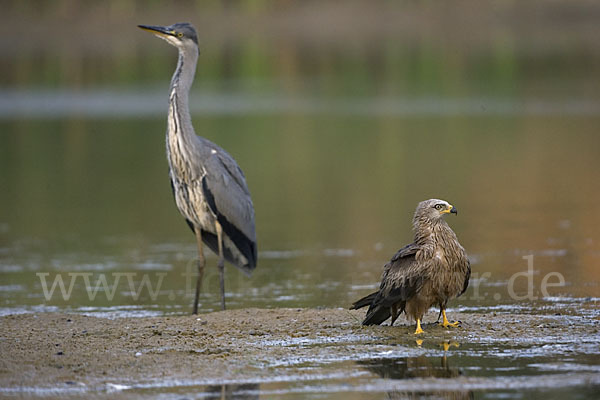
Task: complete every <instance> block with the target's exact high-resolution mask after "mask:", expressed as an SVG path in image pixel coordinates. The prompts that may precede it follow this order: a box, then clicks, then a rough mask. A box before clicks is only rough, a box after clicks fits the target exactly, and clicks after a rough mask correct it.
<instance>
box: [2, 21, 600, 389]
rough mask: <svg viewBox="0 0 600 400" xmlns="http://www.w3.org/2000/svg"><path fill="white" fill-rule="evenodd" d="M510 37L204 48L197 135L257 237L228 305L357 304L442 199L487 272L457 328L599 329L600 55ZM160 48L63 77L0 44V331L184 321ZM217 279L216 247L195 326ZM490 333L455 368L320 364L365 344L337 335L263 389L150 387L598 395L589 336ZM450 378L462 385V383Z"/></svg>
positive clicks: (456, 305)
mask: <svg viewBox="0 0 600 400" xmlns="http://www.w3.org/2000/svg"><path fill="white" fill-rule="evenodd" d="M138 22H139V21H138ZM138 22H136V23H138ZM132 26H134V24H133V22H132ZM503 35H504V36H503ZM503 35H500V36H501V38H500V39H501V40H500V39H499V40H498V41H493V40H492V42H493V43H496V44H497V46H495V47H486V46H475V47H474V48H473V49H472V52H466V51H465V50H464V49H465V48H469V47H468V46H461V44H460V43H458V44H448V45H444V44H443V43H439V42H438V41H437V40H432V39H431V38H429V39H423V42H418V43H406V42H401V43H399V44H396V38H395V37H388V38H386V40H384V41H383V42H381V43H378V44H375V43H366V44H364V43H363V44H359V45H357V47H356V48H352V47H348V46H347V45H344V46H341V45H339V46H337V45H336V44H335V43H333V44H327V45H320V44H318V43H316V42H315V43H313V44H312V45H310V44H309V45H307V44H306V43H304V42H303V43H287V45H288V46H281V49H279V50H277V51H276V50H274V49H273V48H271V47H269V46H271V45H272V43H270V42H265V43H261V42H260V41H257V40H256V38H255V37H251V38H247V39H244V40H242V42H243V43H241V44H239V43H233V44H232V43H227V44H226V45H225V46H223V49H221V48H217V46H215V45H210V44H208V45H207V51H206V52H205V53H203V57H202V58H201V59H200V62H201V69H200V70H199V75H200V76H201V78H200V77H199V79H198V82H197V83H196V85H195V86H194V87H195V89H194V92H193V93H192V96H191V101H192V112H193V120H194V126H195V129H196V132H197V133H198V134H201V135H203V136H205V137H207V138H209V139H211V140H213V141H215V142H217V143H218V144H220V145H221V146H223V147H224V148H226V149H227V150H228V151H229V152H230V153H231V154H232V155H233V156H234V157H235V158H236V160H237V161H238V162H239V164H240V165H241V167H242V168H243V170H244V172H245V174H246V177H247V179H248V183H249V186H250V190H251V192H252V197H253V200H254V205H255V209H256V226H257V234H258V239H259V244H258V246H259V266H258V268H257V270H256V271H255V272H254V274H253V275H252V277H251V278H250V279H248V278H246V277H245V276H244V275H243V274H241V273H240V272H239V271H236V270H235V269H234V268H233V267H231V266H228V267H227V277H226V288H227V304H228V307H229V308H232V309H238V308H246V307H258V308H275V307H303V308H304V307H310V308H318V307H328V308H329V307H347V306H348V305H349V304H351V302H352V301H353V300H356V299H357V298H359V297H361V296H363V295H365V294H366V293H368V292H369V291H370V290H374V289H375V288H376V287H377V285H378V281H379V277H380V273H381V266H382V265H383V264H384V263H385V262H386V261H387V260H388V259H389V257H390V256H391V255H392V254H393V253H394V252H395V251H396V250H397V249H398V248H399V247H401V246H403V245H404V244H406V243H408V242H409V241H410V240H411V231H410V222H411V217H412V213H413V211H414V208H415V206H416V204H417V203H418V202H419V201H421V200H424V199H426V198H432V197H437V198H443V199H446V200H448V201H450V202H451V203H452V204H454V205H455V206H456V207H457V209H458V210H459V214H458V216H456V217H454V216H450V217H448V222H449V223H450V225H451V226H452V228H453V229H454V230H455V231H456V233H457V235H458V237H459V239H460V241H461V243H462V244H463V245H464V247H465V248H466V249H467V252H468V253H469V256H470V258H471V261H472V266H473V275H472V281H471V285H470V288H469V290H468V291H467V293H466V294H465V295H464V296H462V297H461V298H460V299H458V300H456V301H454V302H452V303H451V307H452V308H451V309H450V312H459V311H460V312H469V313H481V314H488V313H497V314H498V315H499V316H500V317H501V316H502V315H509V314H511V313H515V312H517V313H521V314H532V315H535V314H538V313H543V314H548V315H554V314H556V315H557V317H559V318H566V317H565V315H568V316H569V318H573V320H574V321H577V320H578V319H583V320H586V321H588V320H592V321H598V319H599V318H600V315H599V314H598V301H599V298H600V269H599V268H598V265H600V232H599V231H598V226H599V224H600V211H599V208H598V199H599V198H600V185H599V184H598V178H597V174H598V170H599V168H600V136H599V135H598V127H599V126H600V97H599V96H598V93H600V92H599V91H598V90H596V89H597V82H600V79H599V78H600V76H599V75H598V71H600V69H598V68H594V67H595V66H597V65H598V63H599V62H598V60H600V57H599V56H598V50H597V49H596V48H585V46H583V47H575V46H571V47H569V48H565V46H564V45H563V44H562V43H560V42H549V44H548V45H547V47H544V48H542V49H538V51H536V52H531V51H529V50H530V48H529V47H526V46H529V45H531V44H527V45H526V44H521V43H520V40H521V37H520V36H517V37H512V36H511V34H508V36H506V33H505V34H503ZM141 37H143V38H145V37H144V36H141ZM145 39H147V40H148V42H146V41H143V39H139V42H137V39H136V43H135V46H134V47H135V48H136V49H138V50H139V54H137V56H136V57H133V56H130V57H123V58H124V63H121V62H120V60H121V59H123V58H122V57H120V56H121V55H122V54H112V53H111V54H104V53H103V51H105V50H101V51H99V50H96V51H97V53H96V52H91V54H90V53H87V52H84V51H81V50H80V51H81V53H78V52H77V51H78V50H77V49H75V50H72V49H69V50H68V51H67V50H65V52H64V53H61V54H60V57H59V60H58V61H57V60H56V59H55V58H56V57H55V54H54V53H52V52H51V51H48V52H42V53H41V54H39V55H32V54H31V53H27V52H24V53H22V54H15V53H14V52H13V51H12V50H11V49H10V48H8V47H7V45H6V44H2V43H0V50H1V51H2V52H3V54H6V57H3V58H2V60H1V61H0V71H2V78H0V79H2V84H3V85H2V86H3V87H2V89H1V90H0V184H1V194H0V315H8V314H14V313H36V312H48V311H53V312H56V311H58V312H75V313H83V314H87V315H94V316H100V317H107V318H119V317H127V316H139V317H142V316H164V315H180V314H186V313H188V312H189V311H190V309H191V301H192V298H193V284H194V282H195V279H194V272H195V256H196V249H195V244H194V239H193V237H192V235H191V233H190V232H189V230H188V229H187V227H186V225H185V223H184V222H183V220H182V218H181V217H180V216H179V214H178V212H177V210H176V209H175V206H174V202H173V200H172V198H171V193H170V190H169V184H168V177H167V164H166V160H165V154H164V130H165V125H166V124H165V115H166V107H165V102H166V90H167V84H168V78H169V76H170V73H171V68H173V65H174V59H173V58H174V53H173V52H169V51H168V50H170V49H167V48H166V45H165V46H162V45H163V44H162V43H160V44H156V46H153V45H150V44H149V43H154V42H152V39H151V38H145ZM269 43H270V44H269ZM498 43H501V44H505V45H506V46H505V47H503V46H502V45H499V44H498ZM521 45H522V46H523V47H521ZM211 46H213V47H211ZM361 46H363V47H361ZM567 47H568V46H567ZM418 49H423V50H418ZM163 53H164V54H163ZM286 55H287V56H289V57H285V56H286ZM132 58H133V59H132ZM61 60H62V61H61ZM77 60H87V62H84V61H81V63H77V62H76V61H77ZM90 60H91V61H90ZM114 60H119V62H115V61H114ZM102 61H104V62H105V64H102ZM203 62H205V64H202V63H203ZM57 63H58V64H59V65H57ZM38 64H39V65H41V67H40V68H39V69H37V68H33V67H32V65H38ZM95 65H104V66H107V67H110V68H109V72H107V71H106V70H101V69H98V68H95ZM70 67H72V68H74V69H76V70H77V71H78V72H79V74H77V73H75V74H74V73H73V70H71V69H69V68H70ZM111 82H116V83H114V84H112V83H111ZM215 264H216V259H215V257H214V256H213V255H210V256H209V257H208V268H207V270H206V273H205V279H204V286H203V293H202V296H201V310H202V312H210V311H214V310H218V308H219V298H218V293H217V287H218V284H217V282H218V276H217V271H216V268H214V266H215ZM61 282H62V283H63V286H61V285H60V283H61ZM359 322H360V321H357V324H358V323H359ZM532 329H534V327H532ZM565 334H566V335H568V332H567V333H565ZM479 339H481V338H479ZM479 339H478V338H473V340H472V341H470V342H468V343H464V342H463V343H459V345H460V346H459V347H458V348H457V347H453V346H451V347H450V348H449V349H448V350H447V351H446V352H444V351H443V350H440V348H439V343H425V344H424V345H423V347H422V348H417V347H410V348H406V347H401V348H395V347H394V346H393V344H392V343H387V342H386V341H385V340H383V341H381V342H377V343H373V344H372V345H373V347H372V349H371V350H368V349H367V350H365V349H364V348H363V349H362V350H361V351H362V353H361V354H362V355H361V357H358V358H359V359H358V360H357V358H336V356H335V351H334V355H333V356H332V357H331V358H327V356H326V354H328V353H327V352H329V351H331V347H335V346H349V345H352V342H353V340H354V339H353V338H334V340H339V343H338V342H334V343H333V344H332V343H331V341H330V340H332V338H323V341H324V342H323V343H306V344H301V343H300V344H299V343H294V345H295V346H299V345H306V346H324V347H326V348H327V351H326V352H325V356H324V357H323V358H319V359H315V360H300V361H298V360H296V361H290V362H289V365H287V364H285V363H284V364H282V365H272V366H270V368H274V369H276V370H277V373H276V374H274V378H273V380H272V381H269V380H263V381H257V382H229V381H227V377H223V379H222V381H220V382H189V383H186V382H183V383H181V382H177V383H173V384H171V383H169V382H166V383H164V384H163V383H160V384H158V385H159V390H158V394H160V396H162V397H163V398H179V397H181V396H183V395H186V396H187V395H190V396H192V393H194V392H196V391H198V397H200V398H211V397H217V396H216V395H215V396H213V394H212V393H219V394H220V393H230V394H231V393H233V394H235V395H236V397H241V398H244V397H247V398H256V397H267V398H304V397H312V398H321V397H327V398H336V397H344V398H347V397H355V398H382V397H387V398H405V397H408V398H412V397H416V398H418V397H426V398H428V397H431V398H462V397H465V398H472V397H477V398H505V397H514V396H516V395H520V396H521V397H523V398H542V397H543V398H545V399H547V398H563V397H570V398H588V397H590V398H591V397H593V395H594V393H596V392H594V391H593V390H592V389H598V385H599V378H598V376H599V373H600V371H598V361H597V357H598V355H599V354H600V350H599V349H598V340H597V338H596V339H594V340H595V341H594V340H592V341H591V342H590V343H591V344H590V346H589V347H585V346H583V347H581V346H579V343H584V342H585V340H586V338H573V340H572V341H567V342H566V343H562V344H561V346H564V347H562V348H556V347H553V345H552V343H551V341H552V340H554V339H552V340H550V341H549V342H548V343H544V344H539V343H537V344H536V343H529V342H527V341H526V340H525V338H524V342H523V343H521V342H519V343H511V342H501V341H498V340H494V341H491V342H490V341H486V340H485V339H481V340H479ZM271 345H283V346H285V345H286V344H285V343H272V344H271ZM544 346H548V347H547V348H546V347H544ZM379 347H381V350H380V352H381V354H378V351H379V350H377V349H379ZM282 362H283V361H282ZM298 362H299V363H300V365H299V364H298ZM288 368H290V370H289V371H288V370H287V369H288ZM298 371H303V372H302V374H299V372H298ZM457 376H461V377H467V380H466V381H461V383H460V384H458V385H454V384H453V383H452V380H450V379H449V378H455V377H457ZM530 377H531V379H530ZM533 378H535V379H533ZM32 390H33V391H32V392H31V393H30V394H40V395H44V396H46V395H50V396H51V395H57V396H59V395H62V394H67V395H68V394H73V395H77V394H78V393H79V390H80V388H77V387H68V388H66V389H64V391H63V389H61V388H57V392H56V393H37V392H36V391H35V389H32ZM106 390H107V391H109V392H110V391H115V392H117V393H119V392H121V391H122V390H123V388H120V387H114V388H107V389H106ZM20 393H27V392H26V391H25V392H23V391H21V392H20ZM127 393H132V392H131V391H127ZM133 393H135V394H139V395H140V397H150V396H152V394H157V389H156V388H154V387H139V388H134V390H133Z"/></svg>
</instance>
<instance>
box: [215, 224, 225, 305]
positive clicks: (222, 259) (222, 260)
mask: <svg viewBox="0 0 600 400" xmlns="http://www.w3.org/2000/svg"><path fill="white" fill-rule="evenodd" d="M215 227H216V228H217V241H218V242H219V263H218V264H217V266H218V267H219V275H220V281H221V309H222V310H225V257H224V256H223V228H222V227H221V224H219V223H218V222H215Z"/></svg>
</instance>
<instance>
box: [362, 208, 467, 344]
mask: <svg viewBox="0 0 600 400" xmlns="http://www.w3.org/2000/svg"><path fill="white" fill-rule="evenodd" d="M448 213H456V209H455V208H454V207H453V206H452V205H450V204H448V202H446V201H443V200H438V199H430V200H425V201H422V202H421V203H419V205H418V206H417V210H416V211H415V216H414V218H413V229H414V233H415V239H414V242H413V243H411V244H409V245H407V246H405V247H403V248H401V249H400V250H398V252H397V253H396V254H395V255H394V257H392V259H391V260H390V261H389V262H388V263H387V264H386V265H385V266H384V269H383V276H382V279H381V285H380V287H379V290H378V291H377V292H374V293H371V294H370V295H368V296H366V297H363V298H362V299H360V300H358V301H356V302H355V303H354V304H352V307H351V309H358V308H362V307H366V306H369V310H368V311H367V315H366V317H365V319H364V321H363V325H379V324H381V323H382V322H384V321H385V320H387V319H388V318H389V317H391V318H392V322H391V325H393V324H394V322H395V321H396V319H397V318H398V316H399V315H400V314H401V313H402V312H405V313H406V315H407V317H411V318H412V319H413V320H415V321H416V322H417V330H416V331H415V333H421V332H422V329H421V326H420V321H421V319H422V318H423V315H424V314H425V313H426V312H427V310H429V308H431V307H432V306H435V305H439V307H440V312H441V313H442V314H443V316H444V322H443V325H444V326H456V324H451V323H449V322H448V320H447V318H446V312H445V310H446V305H447V304H448V301H449V300H450V299H452V298H455V297H458V296H460V295H461V294H463V293H464V292H465V290H467V286H468V285H469V277H470V275H471V266H470V264H469V260H468V258H467V253H466V252H465V249H464V248H463V247H462V246H461V245H460V243H459V242H458V239H457V238H456V235H455V234H454V231H452V229H450V227H449V226H448V224H447V223H446V221H445V220H444V218H443V216H444V215H445V214H448Z"/></svg>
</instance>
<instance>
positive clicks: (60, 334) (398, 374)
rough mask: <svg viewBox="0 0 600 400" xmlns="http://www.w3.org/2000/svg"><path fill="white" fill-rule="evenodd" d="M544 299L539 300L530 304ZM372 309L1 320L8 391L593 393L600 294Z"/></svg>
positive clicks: (74, 394)
mask: <svg viewBox="0 0 600 400" xmlns="http://www.w3.org/2000/svg"><path fill="white" fill-rule="evenodd" d="M534 311H535V312H534ZM363 314H364V313H363V312H362V311H348V310H344V309H339V308H338V309H291V308H281V309H256V308H252V309H240V310H228V311H225V312H215V313H210V314H201V315H199V316H165V317H142V318H115V319H106V318H97V317H92V316H86V315H81V314H62V313H37V314H35V313H31V314H22V315H10V316H5V317H2V318H1V320H0V350H1V352H2V355H3V357H2V360H1V361H0V366H1V367H0V388H1V389H0V395H2V396H8V395H9V396H16V397H31V396H42V397H45V398H48V397H50V398H51V397H70V398H78V397H86V398H87V397H89V396H94V397H100V398H125V397H127V398H132V397H133V398H150V397H152V398H154V397H156V396H158V397H160V398H213V397H217V398H220V397H222V396H223V397H225V398H296V397H297V398H306V397H309V398H341V397H344V398H389V397H392V398H396V397H400V398H404V397H409V398H413V397H417V398H419V397H426V398H430V397H431V398H473V397H475V398H498V396H503V395H509V396H515V395H517V394H519V395H523V394H526V395H527V397H528V398H530V397H534V398H535V397H545V398H548V396H550V398H552V397H556V396H558V397H560V395H561V393H562V394H563V395H566V394H569V397H570V398H587V397H590V398H591V397H593V394H594V393H597V392H598V390H599V389H600V365H599V364H598V357H599V355H600V318H599V317H600V316H599V313H598V299H582V300H579V299H578V300H577V301H564V302H561V301H557V300H554V301H546V302H540V304H535V305H534V304H532V305H531V307H530V308H529V309H527V308H526V307H512V308H511V307H507V308H505V309H493V308H490V309H485V308H481V309H478V310H475V311H470V312H460V310H452V313H451V314H452V315H451V318H456V319H458V320H461V321H462V326H461V327H460V328H456V329H444V328H442V327H440V326H438V325H437V324H435V323H434V321H435V319H436V317H437V313H434V312H433V311H432V312H430V313H429V314H428V315H427V316H426V318H425V321H426V324H425V325H424V329H425V331H426V333H425V334H424V335H420V336H419V337H418V338H416V337H415V336H414V335H413V334H412V332H413V330H414V328H413V327H412V326H409V325H408V323H406V322H401V323H400V325H399V326H395V327H389V326H378V327H362V326H361V325H360V320H361V318H362V317H363Z"/></svg>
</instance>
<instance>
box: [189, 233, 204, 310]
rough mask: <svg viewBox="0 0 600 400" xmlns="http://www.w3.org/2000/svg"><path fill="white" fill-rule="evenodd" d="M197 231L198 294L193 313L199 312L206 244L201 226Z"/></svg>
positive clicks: (195, 298)
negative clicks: (204, 243)
mask: <svg viewBox="0 0 600 400" xmlns="http://www.w3.org/2000/svg"><path fill="white" fill-rule="evenodd" d="M194 230H195V232H196V244H197V245H198V280H197V281H196V296H195V297H194V309H193V311H192V314H198V300H199V299H200V288H201V287H202V278H203V276H204V263H205V260H204V246H203V245H202V231H201V230H200V228H195V229H194Z"/></svg>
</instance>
